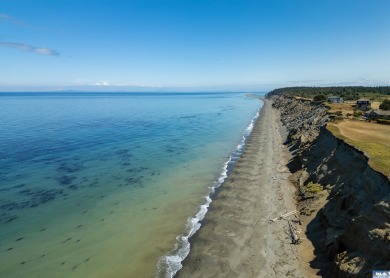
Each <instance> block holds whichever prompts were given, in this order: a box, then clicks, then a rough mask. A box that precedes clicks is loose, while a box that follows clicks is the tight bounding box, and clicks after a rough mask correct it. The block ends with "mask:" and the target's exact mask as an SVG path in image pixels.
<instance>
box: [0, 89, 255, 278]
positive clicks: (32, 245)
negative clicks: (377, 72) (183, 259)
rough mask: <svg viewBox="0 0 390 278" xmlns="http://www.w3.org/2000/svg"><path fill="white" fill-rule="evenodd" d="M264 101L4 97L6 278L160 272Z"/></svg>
mask: <svg viewBox="0 0 390 278" xmlns="http://www.w3.org/2000/svg"><path fill="white" fill-rule="evenodd" d="M259 107H260V102H259V101H258V100H256V99H252V98H248V97H245V95H244V94H238V93H237V94H232V93H229V94H223V93H209V94H207V93H199V94H196V93H193V94H161V93H160V94H136V93H131V94H108V93H107V94H103V93H100V94H92V93H78V94H76V93H72V94H48V93H45V94H44V93H30V94H27V93H26V94H11V93H10V94H6V93H2V94H0V119H1V122H0V131H1V132H0V261H1V262H2V263H1V264H0V276H2V277H3V276H4V277H26V276H28V277H86V276H90V277H129V275H130V277H132V276H133V277H137V276H138V277H150V276H153V275H154V273H156V266H157V264H158V259H159V258H161V257H164V258H166V256H165V255H166V254H169V255H175V254H174V253H172V252H173V250H174V246H175V244H176V245H177V243H178V242H177V240H176V236H178V235H180V234H182V233H183V232H185V230H186V229H188V221H189V220H188V219H190V218H191V217H193V216H194V215H195V214H196V213H197V212H199V206H200V205H201V204H204V202H205V199H204V196H206V195H207V194H208V193H209V190H210V189H209V188H210V186H213V184H215V183H216V181H217V180H218V178H219V177H220V174H221V171H222V170H223V167H224V164H225V162H226V161H227V160H228V158H229V156H230V155H231V153H232V152H233V151H234V150H235V149H236V146H237V145H238V144H240V142H241V141H242V136H243V133H244V132H245V129H246V128H247V127H248V125H249V124H250V122H251V120H252V119H253V117H254V116H255V115H256V113H257V111H258V109H259ZM160 261H161V260H160ZM164 273H165V274H166V272H164ZM165 274H164V275H165Z"/></svg>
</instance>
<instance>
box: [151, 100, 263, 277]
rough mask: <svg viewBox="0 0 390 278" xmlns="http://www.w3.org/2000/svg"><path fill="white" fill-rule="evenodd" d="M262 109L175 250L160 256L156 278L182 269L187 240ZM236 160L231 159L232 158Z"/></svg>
mask: <svg viewBox="0 0 390 278" xmlns="http://www.w3.org/2000/svg"><path fill="white" fill-rule="evenodd" d="M262 107H263V104H262V103H261V104H260V107H259V109H258V110H257V112H256V115H255V116H254V117H253V118H252V120H251V122H250V124H249V125H248V126H247V128H246V129H245V130H244V133H243V136H242V139H241V142H240V143H239V144H238V145H237V147H236V150H235V151H234V152H233V153H232V154H231V155H230V157H229V159H228V160H227V161H226V162H225V164H224V166H223V168H222V171H221V174H220V177H219V178H218V180H217V181H215V182H214V185H213V186H211V187H210V192H209V195H208V196H205V197H204V198H205V203H204V204H203V205H201V206H200V207H199V209H198V212H197V213H196V214H195V216H194V217H191V218H189V219H187V226H186V231H185V233H184V234H182V235H179V236H177V237H176V243H175V248H174V249H173V251H171V252H170V253H169V254H167V255H165V256H162V257H161V258H160V259H159V261H158V263H157V274H156V277H159V278H160V277H165V278H172V277H173V276H174V275H175V274H176V272H178V271H179V270H180V269H181V268H182V264H181V262H182V261H183V260H184V259H185V258H186V257H187V256H188V254H189V253H190V242H189V241H188V239H189V238H190V237H192V236H193V235H194V234H195V233H196V232H197V231H198V230H199V228H200V226H201V224H200V222H201V221H202V220H203V219H204V217H205V215H206V213H207V211H208V208H209V206H210V203H211V202H212V200H211V198H210V196H211V195H213V194H214V193H215V190H216V189H217V188H218V187H220V186H221V185H222V184H223V182H224V181H225V180H226V178H227V177H228V172H229V170H228V169H229V166H233V165H234V164H235V163H236V162H237V160H236V159H237V158H238V157H239V156H240V154H241V152H242V150H243V148H244V146H245V143H246V140H247V139H248V137H249V135H250V134H251V132H252V130H253V127H254V125H255V122H256V120H257V118H258V117H259V116H260V110H261V108H262ZM234 157H235V158H236V159H233V158H234Z"/></svg>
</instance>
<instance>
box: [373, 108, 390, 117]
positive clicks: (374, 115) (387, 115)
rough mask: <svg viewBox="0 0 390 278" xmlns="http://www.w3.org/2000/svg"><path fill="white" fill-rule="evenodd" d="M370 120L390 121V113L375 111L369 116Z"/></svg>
mask: <svg viewBox="0 0 390 278" xmlns="http://www.w3.org/2000/svg"><path fill="white" fill-rule="evenodd" d="M368 118H370V119H384V120H390V111H386V110H381V109H374V110H371V112H370V113H369V114H368Z"/></svg>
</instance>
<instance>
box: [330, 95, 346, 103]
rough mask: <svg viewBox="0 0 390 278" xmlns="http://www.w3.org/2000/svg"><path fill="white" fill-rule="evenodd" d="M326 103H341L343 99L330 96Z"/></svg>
mask: <svg viewBox="0 0 390 278" xmlns="http://www.w3.org/2000/svg"><path fill="white" fill-rule="evenodd" d="M328 102H333V103H343V102H344V99H343V98H342V97H337V96H330V97H328Z"/></svg>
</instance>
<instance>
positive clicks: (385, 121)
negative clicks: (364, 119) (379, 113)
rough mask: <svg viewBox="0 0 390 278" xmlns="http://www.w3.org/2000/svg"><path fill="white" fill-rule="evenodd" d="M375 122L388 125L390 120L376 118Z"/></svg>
mask: <svg viewBox="0 0 390 278" xmlns="http://www.w3.org/2000/svg"><path fill="white" fill-rule="evenodd" d="M376 122H377V123H378V124H382V125H390V121H389V120H384V119H377V120H376Z"/></svg>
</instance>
